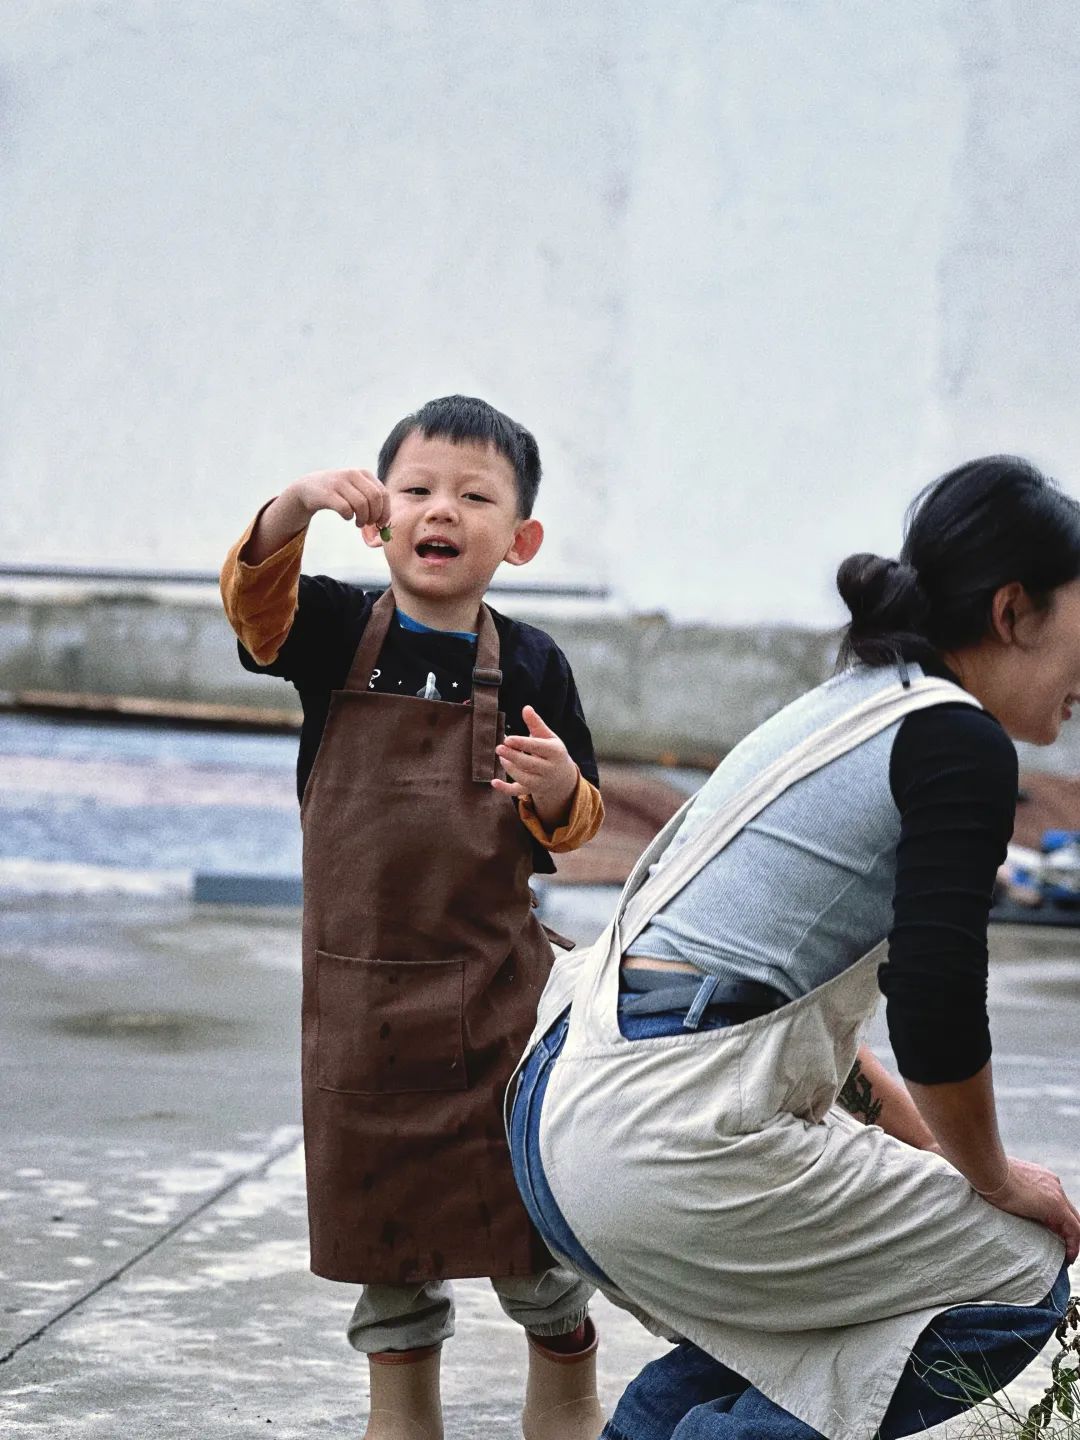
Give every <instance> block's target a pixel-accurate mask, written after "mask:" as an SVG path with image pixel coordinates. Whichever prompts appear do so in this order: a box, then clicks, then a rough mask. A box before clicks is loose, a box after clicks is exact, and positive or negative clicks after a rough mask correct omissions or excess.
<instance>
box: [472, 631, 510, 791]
mask: <svg viewBox="0 0 1080 1440" xmlns="http://www.w3.org/2000/svg"><path fill="white" fill-rule="evenodd" d="M502 678H503V677H502V671H501V670H500V669H499V632H498V631H497V630H496V629H495V621H494V620H493V619H492V618H491V611H490V610H489V609H488V608H487V606H486V605H481V606H480V629H479V631H478V632H477V636H476V665H475V668H474V669H473V673H472V778H473V780H474V781H475V782H476V783H477V784H478V785H486V784H487V783H488V782H489V781H490V780H494V778H495V774H496V766H495V746H496V745H497V744H498V742H499V686H500V685H501V684H502Z"/></svg>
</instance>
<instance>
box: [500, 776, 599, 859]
mask: <svg viewBox="0 0 1080 1440" xmlns="http://www.w3.org/2000/svg"><path fill="white" fill-rule="evenodd" d="M518 814H519V815H520V816H521V823H522V824H523V825H524V826H525V828H526V830H528V832H529V834H530V835H531V836H532V837H533V839H534V840H537V841H539V843H540V844H541V845H543V847H544V849H545V850H550V851H551V852H552V854H555V855H565V854H566V853H567V851H569V850H578V849H580V847H581V846H582V845H585V844H587V843H588V842H589V841H590V840H591V839H592V838H593V836H594V835H595V834H596V832H597V831H598V830H599V829H600V826H601V825H602V824H603V823H604V801H603V799H602V797H601V795H600V791H599V790H598V789H597V787H596V786H595V785H594V784H593V783H592V782H591V781H590V780H586V778H585V776H584V775H582V773H581V771H580V770H579V771H578V783H577V789H576V790H575V791H574V798H573V800H572V801H571V804H570V814H569V815H568V816H567V818H566V821H565V823H564V824H562V825H558V826H556V828H555V829H554V830H551V831H548V830H546V829H545V828H544V822H543V821H542V820H541V819H540V816H539V815H538V814H537V813H536V809H535V807H534V805H533V803H532V798H531V797H530V796H526V797H525V798H524V799H521V800H519V801H518Z"/></svg>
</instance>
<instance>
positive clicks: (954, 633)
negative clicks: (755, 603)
mask: <svg viewBox="0 0 1080 1440" xmlns="http://www.w3.org/2000/svg"><path fill="white" fill-rule="evenodd" d="M1077 578H1080V505H1078V504H1077V502H1076V501H1075V500H1073V499H1072V498H1071V497H1070V496H1068V495H1064V494H1062V492H1061V491H1060V490H1059V489H1058V487H1057V486H1056V485H1055V484H1054V482H1053V481H1052V480H1048V479H1047V477H1046V476H1045V475H1043V474H1042V473H1041V472H1040V471H1039V470H1037V469H1036V468H1035V466H1034V465H1031V464H1029V463H1028V462H1027V461H1026V460H1021V459H1018V458H1017V457H1016V456H1014V455H989V456H987V457H986V458H985V459H982V460H971V461H969V463H968V464H966V465H961V466H960V467H959V468H958V469H956V470H950V471H949V473H948V474H947V475H942V477H941V478H940V479H939V480H935V481H934V482H933V484H932V485H928V486H927V487H926V489H925V490H923V491H922V492H921V493H920V494H919V495H917V496H916V497H915V499H914V500H913V501H912V504H911V506H910V508H909V509H908V512H907V516H906V519H905V522H904V544H903V548H902V549H901V551H900V558H899V560H885V559H883V558H882V557H881V556H880V555H849V556H848V558H847V559H846V560H845V561H844V563H843V564H842V565H841V566H840V569H839V570H838V571H837V573H836V588H837V589H838V590H839V591H840V596H841V598H842V599H843V601H844V603H845V605H847V607H848V609H849V610H850V611H851V624H850V625H849V626H848V628H847V630H846V631H845V633H844V637H843V640H842V642H841V646H840V655H839V659H838V662H837V663H838V665H840V666H843V665H848V664H850V663H851V662H852V661H854V660H861V661H863V663H864V664H867V665H890V664H895V663H896V661H897V660H899V659H904V660H913V661H919V662H921V661H931V662H934V661H937V662H938V663H940V659H941V656H942V655H943V654H945V653H946V652H948V651H950V650H958V649H960V648H962V647H963V646H966V645H973V644H975V643H977V642H978V641H979V640H981V639H982V637H983V636H984V635H985V634H986V633H987V631H988V630H989V628H990V621H991V605H992V602H993V598H994V595H995V593H996V592H997V591H998V590H999V589H1000V588H1001V587H1002V586H1003V585H1009V584H1012V583H1013V582H1015V581H1019V583H1020V584H1021V585H1023V587H1024V589H1025V590H1026V591H1027V593H1028V595H1029V596H1030V597H1031V599H1032V600H1033V601H1034V603H1035V604H1036V605H1037V606H1040V607H1046V606H1048V605H1049V604H1050V597H1051V594H1052V592H1053V591H1054V590H1056V589H1057V588H1058V587H1059V586H1061V585H1065V584H1068V582H1069V581H1070V580H1076V579H1077Z"/></svg>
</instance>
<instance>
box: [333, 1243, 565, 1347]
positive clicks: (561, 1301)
mask: <svg viewBox="0 0 1080 1440" xmlns="http://www.w3.org/2000/svg"><path fill="white" fill-rule="evenodd" d="M491 1284H492V1286H493V1287H494V1290H495V1294H496V1295H497V1296H498V1297H499V1304H500V1305H501V1306H502V1308H503V1309H504V1310H505V1311H506V1313H507V1315H509V1316H510V1319H511V1320H515V1321H516V1322H517V1323H518V1324H519V1325H521V1326H523V1327H524V1328H525V1329H526V1330H527V1331H528V1332H529V1334H530V1335H537V1336H539V1337H541V1338H542V1337H543V1336H545V1335H568V1334H569V1333H570V1331H571V1330H576V1329H577V1327H578V1326H579V1325H580V1324H581V1322H582V1321H583V1320H584V1319H585V1316H586V1313H587V1312H588V1308H589V1298H590V1296H591V1295H592V1293H593V1287H592V1286H591V1285H589V1284H588V1283H587V1282H586V1281H584V1280H582V1278H581V1276H580V1275H575V1274H574V1272H573V1271H572V1270H567V1269H565V1268H564V1267H563V1266H561V1265H552V1267H551V1269H550V1270H543V1271H541V1272H540V1274H539V1275H517V1276H512V1277H508V1278H506V1279H498V1280H492V1282H491ZM346 1333H347V1335H348V1337H349V1344H350V1345H351V1346H352V1347H353V1349H354V1350H359V1351H360V1352H361V1353H362V1354H364V1355H377V1354H379V1353H380V1352H381V1351H384V1350H421V1349H423V1348H424V1347H426V1346H428V1345H439V1344H441V1343H442V1341H444V1340H449V1338H450V1336H451V1335H453V1333H454V1292H453V1289H452V1287H451V1285H450V1282H449V1280H428V1281H426V1282H425V1283H423V1284H417V1285H365V1286H364V1289H363V1292H362V1294H361V1296H360V1299H359V1300H358V1301H357V1303H356V1309H355V1310H354V1311H353V1313H352V1319H351V1320H350V1321H349V1325H348V1329H347V1331H346Z"/></svg>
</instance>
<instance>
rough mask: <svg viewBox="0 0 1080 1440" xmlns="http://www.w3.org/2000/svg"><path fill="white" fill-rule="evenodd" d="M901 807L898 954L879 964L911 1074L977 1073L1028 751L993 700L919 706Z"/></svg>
mask: <svg viewBox="0 0 1080 1440" xmlns="http://www.w3.org/2000/svg"><path fill="white" fill-rule="evenodd" d="M889 781H890V786H891V789H892V795H893V799H894V801H895V802H896V807H897V809H898V810H899V812H900V841H899V844H898V846H897V851H896V888H895V892H894V897H893V928H892V931H891V933H890V935H889V958H888V960H887V961H886V962H885V963H884V964H883V965H882V966H881V967H880V970H879V972H878V974H879V980H880V984H881V989H882V991H883V992H884V994H885V997H886V1015H887V1019H888V1025H889V1039H890V1040H891V1042H892V1047H893V1052H894V1054H895V1056H896V1062H897V1064H898V1066H899V1067H900V1073H901V1074H902V1075H904V1076H906V1078H907V1079H909V1080H913V1081H915V1082H916V1083H917V1084H924V1085H932V1084H939V1083H942V1082H945V1081H954V1080H966V1079H968V1078H970V1077H971V1076H972V1075H974V1074H975V1073H976V1072H977V1071H979V1070H981V1069H982V1067H983V1066H984V1065H985V1064H986V1062H987V1061H988V1060H989V1058H990V1025H989V1020H988V1018H987V1013H986V985H987V944H986V930H987V923H988V919H989V914H990V906H991V903H992V899H993V891H994V880H995V877H996V875H997V871H998V867H999V866H1000V865H1001V863H1002V861H1003V860H1004V859H1005V852H1006V848H1007V846H1008V843H1009V840H1010V838H1011V836H1012V829H1013V821H1014V817H1015V814H1016V797H1017V758H1016V750H1015V748H1014V746H1013V743H1012V741H1011V740H1010V739H1009V737H1008V735H1006V733H1005V731H1004V730H1003V729H1002V727H1001V726H1000V725H999V724H998V722H997V721H996V720H995V719H994V718H993V716H992V715H989V714H988V713H987V712H986V711H984V710H976V709H974V708H973V707H972V706H970V705H965V704H956V705H951V704H946V705H935V706H932V707H930V708H929V709H927V710H920V711H916V712H915V713H914V714H911V715H908V716H907V717H906V718H905V719H904V720H903V722H902V723H901V725H900V727H899V729H898V731H897V734H896V739H895V740H894V742H893V748H892V755H891V759H890V767H889Z"/></svg>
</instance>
